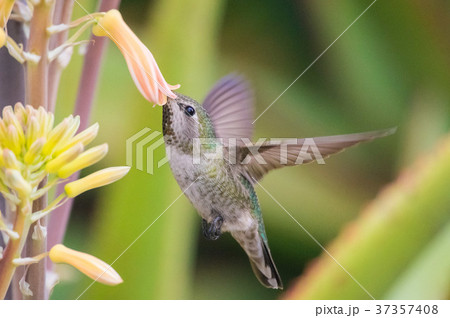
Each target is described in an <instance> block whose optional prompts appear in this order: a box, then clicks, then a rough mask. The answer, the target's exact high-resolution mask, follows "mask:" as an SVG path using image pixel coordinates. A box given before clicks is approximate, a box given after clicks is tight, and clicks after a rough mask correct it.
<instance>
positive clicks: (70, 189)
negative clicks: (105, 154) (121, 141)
mask: <svg viewBox="0 0 450 318" xmlns="http://www.w3.org/2000/svg"><path fill="white" fill-rule="evenodd" d="M128 171H130V167H111V168H106V169H103V170H100V171H97V172H94V173H92V174H90V175H88V176H86V177H84V178H81V179H79V180H77V181H74V182H70V183H68V184H66V186H65V187H64V191H65V192H66V195H67V196H68V197H69V198H74V197H76V196H77V195H79V194H81V193H83V192H86V191H88V190H91V189H94V188H98V187H102V186H105V185H107V184H110V183H112V182H115V181H117V180H119V179H120V178H122V177H124V176H125V175H126V174H127V173H128Z"/></svg>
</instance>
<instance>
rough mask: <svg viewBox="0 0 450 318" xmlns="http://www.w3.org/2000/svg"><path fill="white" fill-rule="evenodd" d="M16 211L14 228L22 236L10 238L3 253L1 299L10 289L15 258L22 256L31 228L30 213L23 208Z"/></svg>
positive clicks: (0, 269)
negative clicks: (14, 238)
mask: <svg viewBox="0 0 450 318" xmlns="http://www.w3.org/2000/svg"><path fill="white" fill-rule="evenodd" d="M16 213H17V214H16V220H15V222H14V228H13V230H14V231H15V232H17V233H19V234H20V238H19V239H17V240H9V242H8V244H7V245H6V248H5V251H4V253H3V259H2V260H1V261H0V299H4V298H5V295H6V292H7V291H8V287H9V285H10V283H11V280H12V278H13V275H14V272H15V270H16V266H15V265H14V264H13V260H14V259H15V258H18V257H20V255H21V253H22V249H23V246H24V244H25V241H26V238H27V233H28V230H29V228H30V221H29V213H26V212H25V211H24V210H23V209H20V210H19V208H18V209H17V211H16Z"/></svg>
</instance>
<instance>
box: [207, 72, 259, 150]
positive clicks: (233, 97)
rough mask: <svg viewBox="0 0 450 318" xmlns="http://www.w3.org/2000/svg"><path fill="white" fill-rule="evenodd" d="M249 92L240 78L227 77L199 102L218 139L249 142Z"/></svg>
mask: <svg viewBox="0 0 450 318" xmlns="http://www.w3.org/2000/svg"><path fill="white" fill-rule="evenodd" d="M253 104H254V98H253V92H252V90H251V89H250V85H249V83H248V82H247V81H245V80H244V79H243V78H242V77H240V76H237V75H228V76H225V77H224V78H222V79H221V80H219V81H218V82H217V83H216V85H214V87H213V88H212V89H211V91H210V92H209V93H208V95H207V96H206V98H205V101H204V102H203V108H205V110H206V112H207V113H208V115H209V117H210V119H211V121H212V123H213V126H214V130H215V133H216V136H217V137H218V138H223V139H224V144H227V142H226V141H227V139H229V138H236V139H239V140H240V138H251V137H252V133H253V125H252V121H253Z"/></svg>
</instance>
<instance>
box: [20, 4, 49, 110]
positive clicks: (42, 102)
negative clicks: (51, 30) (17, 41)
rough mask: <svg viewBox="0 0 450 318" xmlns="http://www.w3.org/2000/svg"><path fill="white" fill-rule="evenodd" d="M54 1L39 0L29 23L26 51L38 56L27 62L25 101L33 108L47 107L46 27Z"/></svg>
mask: <svg viewBox="0 0 450 318" xmlns="http://www.w3.org/2000/svg"><path fill="white" fill-rule="evenodd" d="M53 7H54V1H51V2H48V1H41V2H40V3H39V4H38V5H36V6H35V7H34V12H33V18H32V19H31V23H30V39H29V41H28V51H29V52H30V53H33V54H36V55H38V56H40V60H39V62H38V63H31V62H28V64H27V91H26V94H27V96H26V101H27V103H28V104H30V105H32V106H33V107H35V108H38V107H39V106H42V107H44V108H45V109H48V58H47V56H48V49H49V35H48V34H47V27H48V26H50V25H51V24H52V15H53Z"/></svg>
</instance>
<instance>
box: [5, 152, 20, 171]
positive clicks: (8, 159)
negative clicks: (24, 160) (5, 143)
mask: <svg viewBox="0 0 450 318" xmlns="http://www.w3.org/2000/svg"><path fill="white" fill-rule="evenodd" d="M3 162H4V164H5V167H6V168H8V169H15V170H20V163H19V161H18V160H17V158H16V156H15V155H14V152H12V151H11V150H9V149H3Z"/></svg>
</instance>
